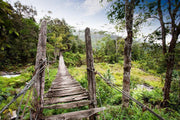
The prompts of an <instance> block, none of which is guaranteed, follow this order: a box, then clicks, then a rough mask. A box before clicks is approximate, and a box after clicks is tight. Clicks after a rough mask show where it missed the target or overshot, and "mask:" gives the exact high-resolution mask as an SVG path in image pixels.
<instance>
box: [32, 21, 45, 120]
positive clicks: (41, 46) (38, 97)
mask: <svg viewBox="0 0 180 120" xmlns="http://www.w3.org/2000/svg"><path fill="white" fill-rule="evenodd" d="M46 34H47V23H46V21H45V20H43V21H42V22H41V28H40V33H39V39H38V46H37V54H36V63H35V69H37V68H38V66H39V64H40V63H41V62H42V60H43V59H46V40H47V36H46ZM41 67H43V66H41ZM41 67H40V68H39V69H37V70H40V69H41ZM44 85H45V71H44V70H43V71H42V72H41V73H40V74H39V75H38V77H37V80H35V83H34V89H33V106H35V108H34V110H35V111H32V114H33V115H32V117H33V119H41V115H42V111H43V110H42V109H41V107H42V106H43V94H44ZM37 115H38V116H37ZM35 116H37V117H36V118H35Z"/></svg>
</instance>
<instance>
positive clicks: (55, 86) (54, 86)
mask: <svg viewBox="0 0 180 120" xmlns="http://www.w3.org/2000/svg"><path fill="white" fill-rule="evenodd" d="M77 86H81V85H80V84H70V85H68V84H65V85H53V86H52V87H51V89H63V88H71V87H77Z"/></svg>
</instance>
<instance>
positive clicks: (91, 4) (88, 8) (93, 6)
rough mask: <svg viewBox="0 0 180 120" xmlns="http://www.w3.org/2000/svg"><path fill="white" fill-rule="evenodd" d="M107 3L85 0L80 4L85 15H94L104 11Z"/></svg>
mask: <svg viewBox="0 0 180 120" xmlns="http://www.w3.org/2000/svg"><path fill="white" fill-rule="evenodd" d="M106 5H107V2H103V3H100V2H99V0H85V1H84V2H83V4H82V8H84V9H85V15H86V16H90V15H95V14H96V13H98V12H100V11H101V10H103V9H104V7H105V6H106Z"/></svg>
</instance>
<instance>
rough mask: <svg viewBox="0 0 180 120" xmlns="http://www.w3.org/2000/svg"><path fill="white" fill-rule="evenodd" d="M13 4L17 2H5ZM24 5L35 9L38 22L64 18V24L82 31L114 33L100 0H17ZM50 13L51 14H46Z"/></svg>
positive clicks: (105, 4)
mask: <svg viewBox="0 0 180 120" xmlns="http://www.w3.org/2000/svg"><path fill="white" fill-rule="evenodd" d="M7 1H8V2H9V3H11V4H13V3H14V2H16V1H17V0H7ZM19 1H20V2H21V3H22V4H24V5H32V6H34V7H35V8H36V10H37V13H38V15H37V16H36V17H35V18H36V20H37V21H39V20H40V19H41V18H42V17H43V16H45V15H50V16H51V17H52V18H59V19H62V18H64V19H65V20H66V22H67V23H68V24H69V25H71V26H74V27H76V29H81V30H84V29H85V28H86V27H89V28H91V29H98V30H104V31H109V32H116V30H115V28H114V25H112V24H110V23H109V20H108V19H107V14H106V13H107V10H106V9H107V6H108V3H107V2H105V0H104V2H103V3H100V2H99V1H100V0H19ZM48 11H51V12H52V13H51V14H48Z"/></svg>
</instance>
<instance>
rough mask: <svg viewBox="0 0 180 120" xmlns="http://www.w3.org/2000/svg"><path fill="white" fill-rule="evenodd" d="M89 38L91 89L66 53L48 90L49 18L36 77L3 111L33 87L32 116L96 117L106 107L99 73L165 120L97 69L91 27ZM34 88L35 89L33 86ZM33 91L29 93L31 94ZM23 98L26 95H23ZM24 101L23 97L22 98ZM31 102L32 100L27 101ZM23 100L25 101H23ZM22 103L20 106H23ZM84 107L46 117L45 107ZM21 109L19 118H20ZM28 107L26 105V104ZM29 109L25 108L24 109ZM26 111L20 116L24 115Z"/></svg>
mask: <svg viewBox="0 0 180 120" xmlns="http://www.w3.org/2000/svg"><path fill="white" fill-rule="evenodd" d="M85 40H86V63H87V79H88V90H86V89H85V88H83V87H82V86H81V85H80V83H78V82H77V81H76V80H75V79H74V78H73V77H72V76H71V75H70V74H69V72H68V70H67V67H66V65H65V63H64V59H63V55H62V52H60V54H59V67H58V72H57V75H56V78H55V80H54V81H53V82H52V84H51V87H50V88H49V90H48V92H47V93H44V86H45V70H44V69H45V66H46V21H43V22H42V24H41V30H40V34H39V40H38V47H37V55H36V65H35V73H34V75H33V77H32V79H31V80H30V81H29V82H28V83H27V85H26V86H25V87H24V89H23V90H22V91H21V92H20V93H18V94H17V95H16V96H15V97H14V98H13V99H12V101H11V102H10V103H8V104H7V105H6V106H5V107H4V108H3V109H2V110H1V111H0V114H1V113H3V111H4V110H6V109H7V108H8V107H9V106H10V105H11V104H12V103H13V102H14V101H16V99H17V98H18V97H19V96H21V95H23V96H24V95H25V93H26V92H27V90H28V89H30V88H31V87H32V86H33V88H34V91H33V103H32V104H33V105H34V110H33V111H32V113H30V119H33V120H41V119H43V120H76V119H82V118H89V120H96V119H97V117H96V114H97V113H98V112H101V111H103V110H105V107H101V108H98V107H97V100H96V82H95V74H98V75H99V76H100V77H101V78H102V79H103V80H104V81H105V82H106V83H107V84H108V85H109V86H111V87H112V88H114V89H116V90H117V91H119V92H121V93H122V94H124V95H125V96H126V97H128V98H129V99H131V100H132V101H134V102H136V103H137V104H138V105H140V106H141V107H142V108H144V109H146V110H148V111H150V112H151V113H152V114H154V115H155V116H156V117H158V118H159V119H160V120H164V119H163V118H162V117H161V116H159V115H158V114H156V113H155V112H154V111H152V110H151V109H150V108H148V107H147V106H145V105H144V104H142V103H140V102H139V101H137V100H136V99H134V98H132V97H131V96H130V95H128V94H126V92H125V91H123V90H121V89H120V88H119V87H118V86H116V85H115V84H113V83H111V81H109V80H107V79H105V78H104V77H103V76H102V75H101V74H100V73H99V72H97V71H95V69H94V65H93V64H94V61H93V52H92V46H91V36H90V29H89V28H86V30H85ZM31 90H32V89H31ZM30 93H31V92H29V94H30ZM22 99H23V97H22ZM21 101H22V100H21ZM27 102H28V101H27ZM21 103H22V102H21ZM21 103H20V105H19V106H20V107H21ZM82 106H88V109H86V110H80V111H74V112H69V113H63V114H58V115H52V116H43V109H71V108H78V107H82ZM20 107H19V109H18V113H17V118H16V120H18V119H19V111H20ZM25 107H26V106H25ZM24 111H25V108H24ZM24 111H23V113H22V115H21V117H20V119H22V118H23V114H24Z"/></svg>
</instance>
